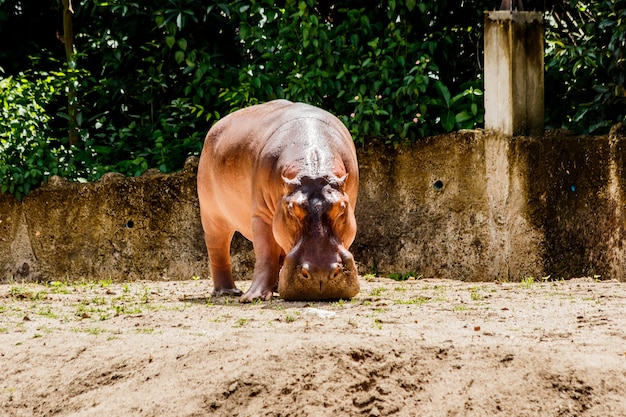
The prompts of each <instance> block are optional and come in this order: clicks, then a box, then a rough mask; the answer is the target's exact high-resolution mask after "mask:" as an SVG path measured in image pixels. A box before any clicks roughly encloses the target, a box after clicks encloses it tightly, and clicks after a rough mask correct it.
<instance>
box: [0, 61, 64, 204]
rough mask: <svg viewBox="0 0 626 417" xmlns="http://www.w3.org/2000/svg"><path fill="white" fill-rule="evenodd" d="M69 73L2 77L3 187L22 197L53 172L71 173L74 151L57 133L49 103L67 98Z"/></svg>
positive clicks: (0, 149)
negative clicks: (65, 144)
mask: <svg viewBox="0 0 626 417" xmlns="http://www.w3.org/2000/svg"><path fill="white" fill-rule="evenodd" d="M65 85H67V79H66V76H65V74H61V73H57V74H47V73H31V74H28V75H26V74H24V73H21V74H19V75H17V76H15V77H7V78H3V79H0V191H1V192H2V193H6V192H9V193H11V194H13V195H15V196H16V197H17V198H18V199H21V198H22V197H23V196H24V195H26V194H28V192H29V191H30V190H31V189H32V188H34V187H35V186H38V185H39V184H40V183H41V181H42V180H43V179H44V178H46V177H48V176H50V175H64V176H71V174H72V172H73V171H74V168H75V165H74V159H73V153H72V152H71V151H69V150H68V149H67V148H66V147H65V146H64V145H63V141H62V140H59V139H58V137H55V136H53V131H54V129H53V127H52V116H51V115H50V112H49V110H48V109H47V107H48V106H49V105H50V103H52V102H53V101H54V100H55V99H58V98H59V97H61V98H63V97H64V93H65V88H64V86H65Z"/></svg>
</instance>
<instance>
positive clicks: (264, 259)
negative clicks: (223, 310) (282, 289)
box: [239, 217, 282, 303]
mask: <svg viewBox="0 0 626 417" xmlns="http://www.w3.org/2000/svg"><path fill="white" fill-rule="evenodd" d="M252 236H253V237H252V244H253V246H254V255H255V258H256V261H255V264H254V275H253V276H252V285H251V286H250V288H249V289H248V291H246V292H245V293H244V294H243V295H242V296H241V298H240V299H239V301H241V302H242V303H250V302H252V301H254V300H259V299H260V300H265V301H268V300H270V299H271V298H272V296H273V295H274V290H275V289H276V286H277V284H278V272H279V269H280V255H281V253H282V249H281V248H280V246H278V244H277V243H276V240H274V234H273V232H272V225H271V224H267V223H266V222H265V221H264V220H263V219H262V218H260V217H254V218H253V219H252Z"/></svg>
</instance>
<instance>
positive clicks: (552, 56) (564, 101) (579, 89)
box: [546, 0, 626, 133]
mask: <svg viewBox="0 0 626 417" xmlns="http://www.w3.org/2000/svg"><path fill="white" fill-rule="evenodd" d="M546 32H547V33H546V49H547V51H546V110H547V116H548V127H566V128H569V129H573V130H576V131H579V132H584V133H603V132H606V131H607V130H608V129H609V128H610V126H611V125H612V124H614V123H617V122H626V2H624V1H618V0H603V1H595V2H579V1H573V0H572V1H566V2H555V4H554V5H553V7H552V9H551V13H550V14H549V15H548V19H547V30H546Z"/></svg>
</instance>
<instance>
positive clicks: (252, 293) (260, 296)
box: [239, 286, 274, 303]
mask: <svg viewBox="0 0 626 417" xmlns="http://www.w3.org/2000/svg"><path fill="white" fill-rule="evenodd" d="M273 296H274V291H273V290H272V289H271V288H266V289H264V290H258V289H255V288H254V286H252V287H250V289H249V290H248V291H246V292H245V293H244V295H242V296H241V297H240V298H239V302H240V303H252V302H254V301H256V300H261V301H269V300H271V299H272V297H273Z"/></svg>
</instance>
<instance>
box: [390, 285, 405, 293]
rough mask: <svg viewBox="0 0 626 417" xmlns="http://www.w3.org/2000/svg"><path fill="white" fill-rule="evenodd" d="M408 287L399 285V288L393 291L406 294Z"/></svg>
mask: <svg viewBox="0 0 626 417" xmlns="http://www.w3.org/2000/svg"><path fill="white" fill-rule="evenodd" d="M407 289H408V288H407V286H406V285H405V284H402V285H398V286H397V287H394V288H393V290H394V291H396V292H406V290H407Z"/></svg>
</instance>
